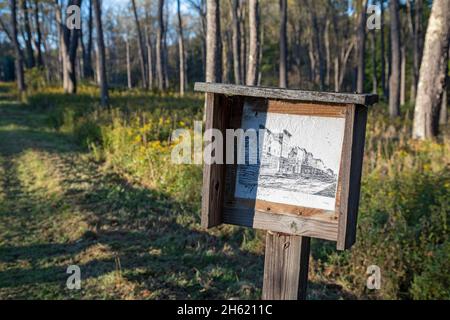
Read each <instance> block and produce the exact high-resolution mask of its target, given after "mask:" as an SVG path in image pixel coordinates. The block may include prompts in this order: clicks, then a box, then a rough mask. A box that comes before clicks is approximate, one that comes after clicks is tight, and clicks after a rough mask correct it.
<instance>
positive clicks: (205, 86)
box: [194, 82, 378, 106]
mask: <svg viewBox="0 0 450 320" xmlns="http://www.w3.org/2000/svg"><path fill="white" fill-rule="evenodd" d="M194 89H195V91H200V92H210V93H220V94H224V95H229V96H246V97H257V98H267V99H281V100H296V101H311V102H325V103H331V104H340V103H341V104H342V103H350V104H360V105H365V106H370V105H372V104H374V103H376V102H378V96H377V95H374V94H350V93H334V92H314V91H302V90H290V89H280V88H270V87H251V86H239V85H231V84H222V83H205V82H197V83H196V84H195V88H194Z"/></svg>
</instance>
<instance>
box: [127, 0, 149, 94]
mask: <svg viewBox="0 0 450 320" xmlns="http://www.w3.org/2000/svg"><path fill="white" fill-rule="evenodd" d="M131 5H132V9H133V15H134V22H135V24H136V30H137V34H138V45H139V62H140V64H141V77H142V87H143V88H148V85H147V71H146V70H147V69H146V67H145V62H146V58H145V49H144V41H143V39H142V30H141V24H140V23H139V17H138V14H137V8H136V1H135V0H131Z"/></svg>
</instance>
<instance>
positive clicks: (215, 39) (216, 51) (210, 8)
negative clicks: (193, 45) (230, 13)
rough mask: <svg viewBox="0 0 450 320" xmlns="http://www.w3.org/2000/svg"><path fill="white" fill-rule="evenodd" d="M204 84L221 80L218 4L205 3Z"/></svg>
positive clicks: (209, 0) (214, 1)
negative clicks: (205, 46)
mask: <svg viewBox="0 0 450 320" xmlns="http://www.w3.org/2000/svg"><path fill="white" fill-rule="evenodd" d="M206 20H207V35H206V44H207V49H206V82H220V81H221V79H222V57H221V55H222V48H221V45H222V42H221V40H220V2H219V0H207V2H206Z"/></svg>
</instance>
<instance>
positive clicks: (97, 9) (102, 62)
mask: <svg viewBox="0 0 450 320" xmlns="http://www.w3.org/2000/svg"><path fill="white" fill-rule="evenodd" d="M92 1H93V4H94V13H95V25H96V27H97V48H98V53H97V54H98V60H99V78H100V96H101V104H102V106H103V107H109V92H108V79H107V77H106V54H105V40H104V39H103V25H102V3H101V0H92Z"/></svg>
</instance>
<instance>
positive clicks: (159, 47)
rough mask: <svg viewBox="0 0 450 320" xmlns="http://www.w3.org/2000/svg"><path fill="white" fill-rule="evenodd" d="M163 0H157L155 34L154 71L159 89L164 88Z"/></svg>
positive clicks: (162, 89)
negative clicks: (156, 28)
mask: <svg viewBox="0 0 450 320" xmlns="http://www.w3.org/2000/svg"><path fill="white" fill-rule="evenodd" d="M163 38H164V0H159V1H158V32H157V35H156V73H157V75H158V88H159V90H161V91H164V90H165V89H166V83H165V79H164V65H163V64H164V61H163V59H164V52H163V50H164V48H163Z"/></svg>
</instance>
